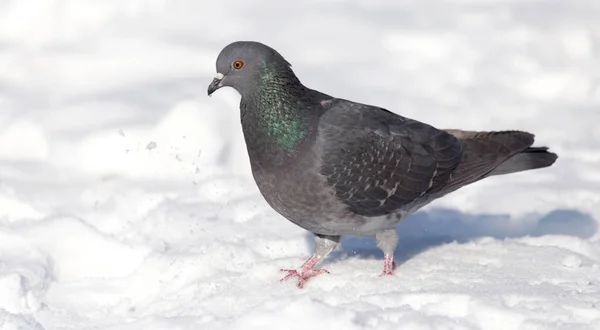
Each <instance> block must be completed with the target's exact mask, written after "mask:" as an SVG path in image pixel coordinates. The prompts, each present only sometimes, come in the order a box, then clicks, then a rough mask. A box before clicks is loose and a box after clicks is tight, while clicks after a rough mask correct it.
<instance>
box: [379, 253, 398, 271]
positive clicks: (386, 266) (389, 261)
mask: <svg viewBox="0 0 600 330" xmlns="http://www.w3.org/2000/svg"><path fill="white" fill-rule="evenodd" d="M393 258H394V257H392V256H391V255H389V254H386V255H385V256H384V257H383V272H382V273H381V276H385V275H394V270H395V269H396V263H395V262H394V260H393Z"/></svg>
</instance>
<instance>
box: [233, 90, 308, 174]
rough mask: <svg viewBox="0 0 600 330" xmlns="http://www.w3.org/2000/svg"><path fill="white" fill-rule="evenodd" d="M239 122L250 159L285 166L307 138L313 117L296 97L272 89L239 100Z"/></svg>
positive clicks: (305, 104)
mask: <svg viewBox="0 0 600 330" xmlns="http://www.w3.org/2000/svg"><path fill="white" fill-rule="evenodd" d="M241 110H242V113H241V116H242V118H241V121H242V128H243V131H244V138H245V139H246V144H247V147H248V152H249V153H250V157H251V159H252V158H254V159H255V160H263V161H267V162H273V163H274V164H276V163H285V162H286V159H288V158H290V159H291V158H292V157H293V156H294V155H295V154H297V152H298V151H299V150H300V149H301V148H302V145H303V144H304V142H306V141H307V139H308V138H309V136H310V135H311V132H312V128H311V127H313V123H314V120H315V116H314V115H313V114H312V111H311V110H312V109H311V108H310V106H309V105H308V104H307V103H306V102H304V100H303V98H302V97H300V96H299V95H293V94H290V93H288V92H287V91H281V90H278V88H276V87H272V88H265V89H264V90H259V91H258V92H257V93H256V94H255V96H254V97H251V98H248V99H244V98H242V109H241Z"/></svg>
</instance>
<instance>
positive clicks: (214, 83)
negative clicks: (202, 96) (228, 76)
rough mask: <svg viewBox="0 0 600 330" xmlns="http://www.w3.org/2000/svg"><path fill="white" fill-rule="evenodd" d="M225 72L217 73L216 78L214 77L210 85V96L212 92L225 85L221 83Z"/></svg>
mask: <svg viewBox="0 0 600 330" xmlns="http://www.w3.org/2000/svg"><path fill="white" fill-rule="evenodd" d="M223 77H224V76H223V74H222V73H217V75H216V76H215V79H213V81H212V82H211V83H210V85H208V96H211V95H212V93H214V92H215V91H216V90H217V89H219V88H221V87H223V85H221V81H222V80H223Z"/></svg>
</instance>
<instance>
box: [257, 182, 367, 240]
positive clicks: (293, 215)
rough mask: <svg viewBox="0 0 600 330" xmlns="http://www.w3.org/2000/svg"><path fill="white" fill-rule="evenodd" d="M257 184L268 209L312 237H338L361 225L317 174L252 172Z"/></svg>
mask: <svg viewBox="0 0 600 330" xmlns="http://www.w3.org/2000/svg"><path fill="white" fill-rule="evenodd" d="M253 172H254V173H253V174H254V180H255V181H256V184H257V186H258V188H259V190H260V192H261V194H262V195H263V197H264V198H265V200H266V201H267V203H269V205H270V206H271V207H272V208H273V209H274V210H275V211H277V212H278V213H279V214H281V215H282V216H284V217H285V218H286V219H288V220H289V221H291V222H293V223H295V224H297V225H298V226H300V227H302V228H304V229H306V230H309V231H311V232H313V233H319V234H324V235H339V234H341V233H338V231H340V230H344V231H345V230H346V229H345V228H346V227H347V226H352V225H358V223H356V222H357V221H358V220H357V219H358V217H356V216H355V215H353V214H352V213H351V212H349V211H348V210H347V208H346V206H345V205H344V204H343V203H341V202H340V201H339V200H338V199H337V198H336V197H335V192H334V190H333V189H332V188H331V187H328V186H326V185H325V181H324V180H323V178H322V177H321V176H320V175H319V174H314V172H307V171H304V172H299V171H293V170H292V171H286V172H278V171H269V172H267V171H260V170H256V171H253Z"/></svg>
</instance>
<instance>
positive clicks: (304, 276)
mask: <svg viewBox="0 0 600 330" xmlns="http://www.w3.org/2000/svg"><path fill="white" fill-rule="evenodd" d="M281 271H282V272H288V274H287V275H286V276H285V277H284V278H282V279H281V280H279V282H283V281H286V280H288V279H290V278H292V277H298V284H297V286H298V288H299V289H302V287H304V284H305V283H306V281H307V280H308V279H309V278H311V277H315V276H317V275H321V274H323V273H327V274H329V271H328V270H327V269H309V270H307V271H302V272H298V271H297V270H295V269H281Z"/></svg>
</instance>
